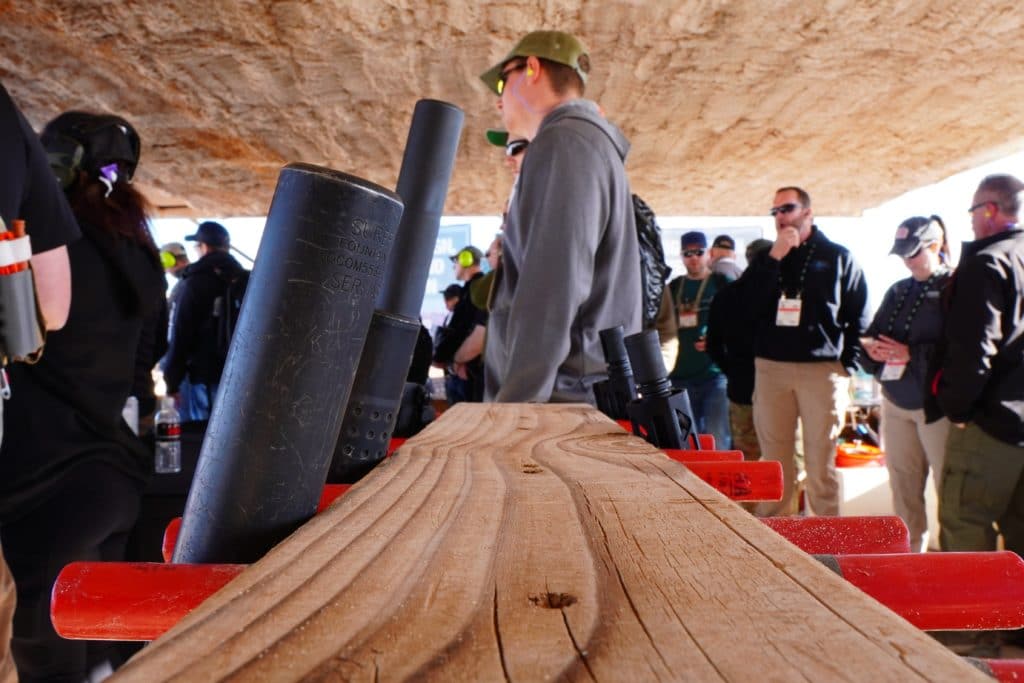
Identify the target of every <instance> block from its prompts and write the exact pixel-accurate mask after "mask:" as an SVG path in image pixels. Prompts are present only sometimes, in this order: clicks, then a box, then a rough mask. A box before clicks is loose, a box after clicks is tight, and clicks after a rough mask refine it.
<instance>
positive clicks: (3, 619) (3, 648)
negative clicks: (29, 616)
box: [0, 548, 18, 683]
mask: <svg viewBox="0 0 1024 683" xmlns="http://www.w3.org/2000/svg"><path fill="white" fill-rule="evenodd" d="M13 617H14V579H13V578H12V577H11V572H10V570H8V569H7V563H6V562H4V555H3V549H2V548H0V683H16V681H17V680H18V674H17V672H16V671H15V669H14V659H13V658H12V657H11V619H12V618H13Z"/></svg>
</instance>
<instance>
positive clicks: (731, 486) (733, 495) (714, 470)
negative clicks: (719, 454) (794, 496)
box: [686, 451, 783, 502]
mask: <svg viewBox="0 0 1024 683" xmlns="http://www.w3.org/2000/svg"><path fill="white" fill-rule="evenodd" d="M695 452H696V453H700V452H701V451H695ZM686 467H687V468H688V469H689V470H690V471H691V472H693V473H694V474H695V475H697V476H698V477H700V478H701V479H703V480H704V481H705V482H707V483H708V484H710V485H711V486H713V487H715V488H716V489H718V491H719V492H720V493H722V494H723V495H724V496H726V497H728V498H730V499H732V500H739V501H756V502H759V501H779V500H782V489H783V485H782V463H780V462H776V461H773V460H768V461H765V462H691V463H687V465H686Z"/></svg>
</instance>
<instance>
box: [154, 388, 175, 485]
mask: <svg viewBox="0 0 1024 683" xmlns="http://www.w3.org/2000/svg"><path fill="white" fill-rule="evenodd" d="M153 423H154V427H155V429H156V457H155V460H154V465H155V467H154V469H155V470H156V472H157V474H174V473H176V472H181V415H179V414H178V409H177V408H175V406H174V397H173V396H164V397H162V398H161V399H160V410H158V411H156V416H155V417H154V418H153Z"/></svg>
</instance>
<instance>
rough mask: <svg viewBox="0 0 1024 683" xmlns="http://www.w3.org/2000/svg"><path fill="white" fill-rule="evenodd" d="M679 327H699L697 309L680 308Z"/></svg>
mask: <svg viewBox="0 0 1024 683" xmlns="http://www.w3.org/2000/svg"><path fill="white" fill-rule="evenodd" d="M679 327H697V311H690V310H687V309H684V308H680V310H679Z"/></svg>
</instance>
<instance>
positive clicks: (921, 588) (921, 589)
mask: <svg viewBox="0 0 1024 683" xmlns="http://www.w3.org/2000/svg"><path fill="white" fill-rule="evenodd" d="M816 557H817V558H818V559H819V560H821V561H822V562H823V563H824V564H825V565H826V566H829V567H830V568H831V569H833V570H834V571H836V572H837V573H838V574H839V575H840V576H842V577H843V578H845V579H846V580H847V581H849V582H850V583H852V584H853V585H854V586H856V587H857V588H860V589H861V590H862V591H864V592H865V593H867V594H868V595H870V596H871V597H873V598H874V599H875V600H878V602H880V603H882V604H883V605H885V606H886V607H888V608H889V609H891V610H892V611H893V612H896V613H897V614H899V615H900V616H901V617H903V618H904V619H906V620H907V621H909V622H910V623H912V624H913V625H914V626H917V627H918V628H920V629H924V630H926V631H944V630H956V631H963V630H993V629H1018V628H1024V560H1021V558H1020V557H1019V556H1018V555H1017V554H1016V553H1012V552H1009V551H1003V552H977V553H956V552H948V553H912V554H907V555H817V556H816Z"/></svg>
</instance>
